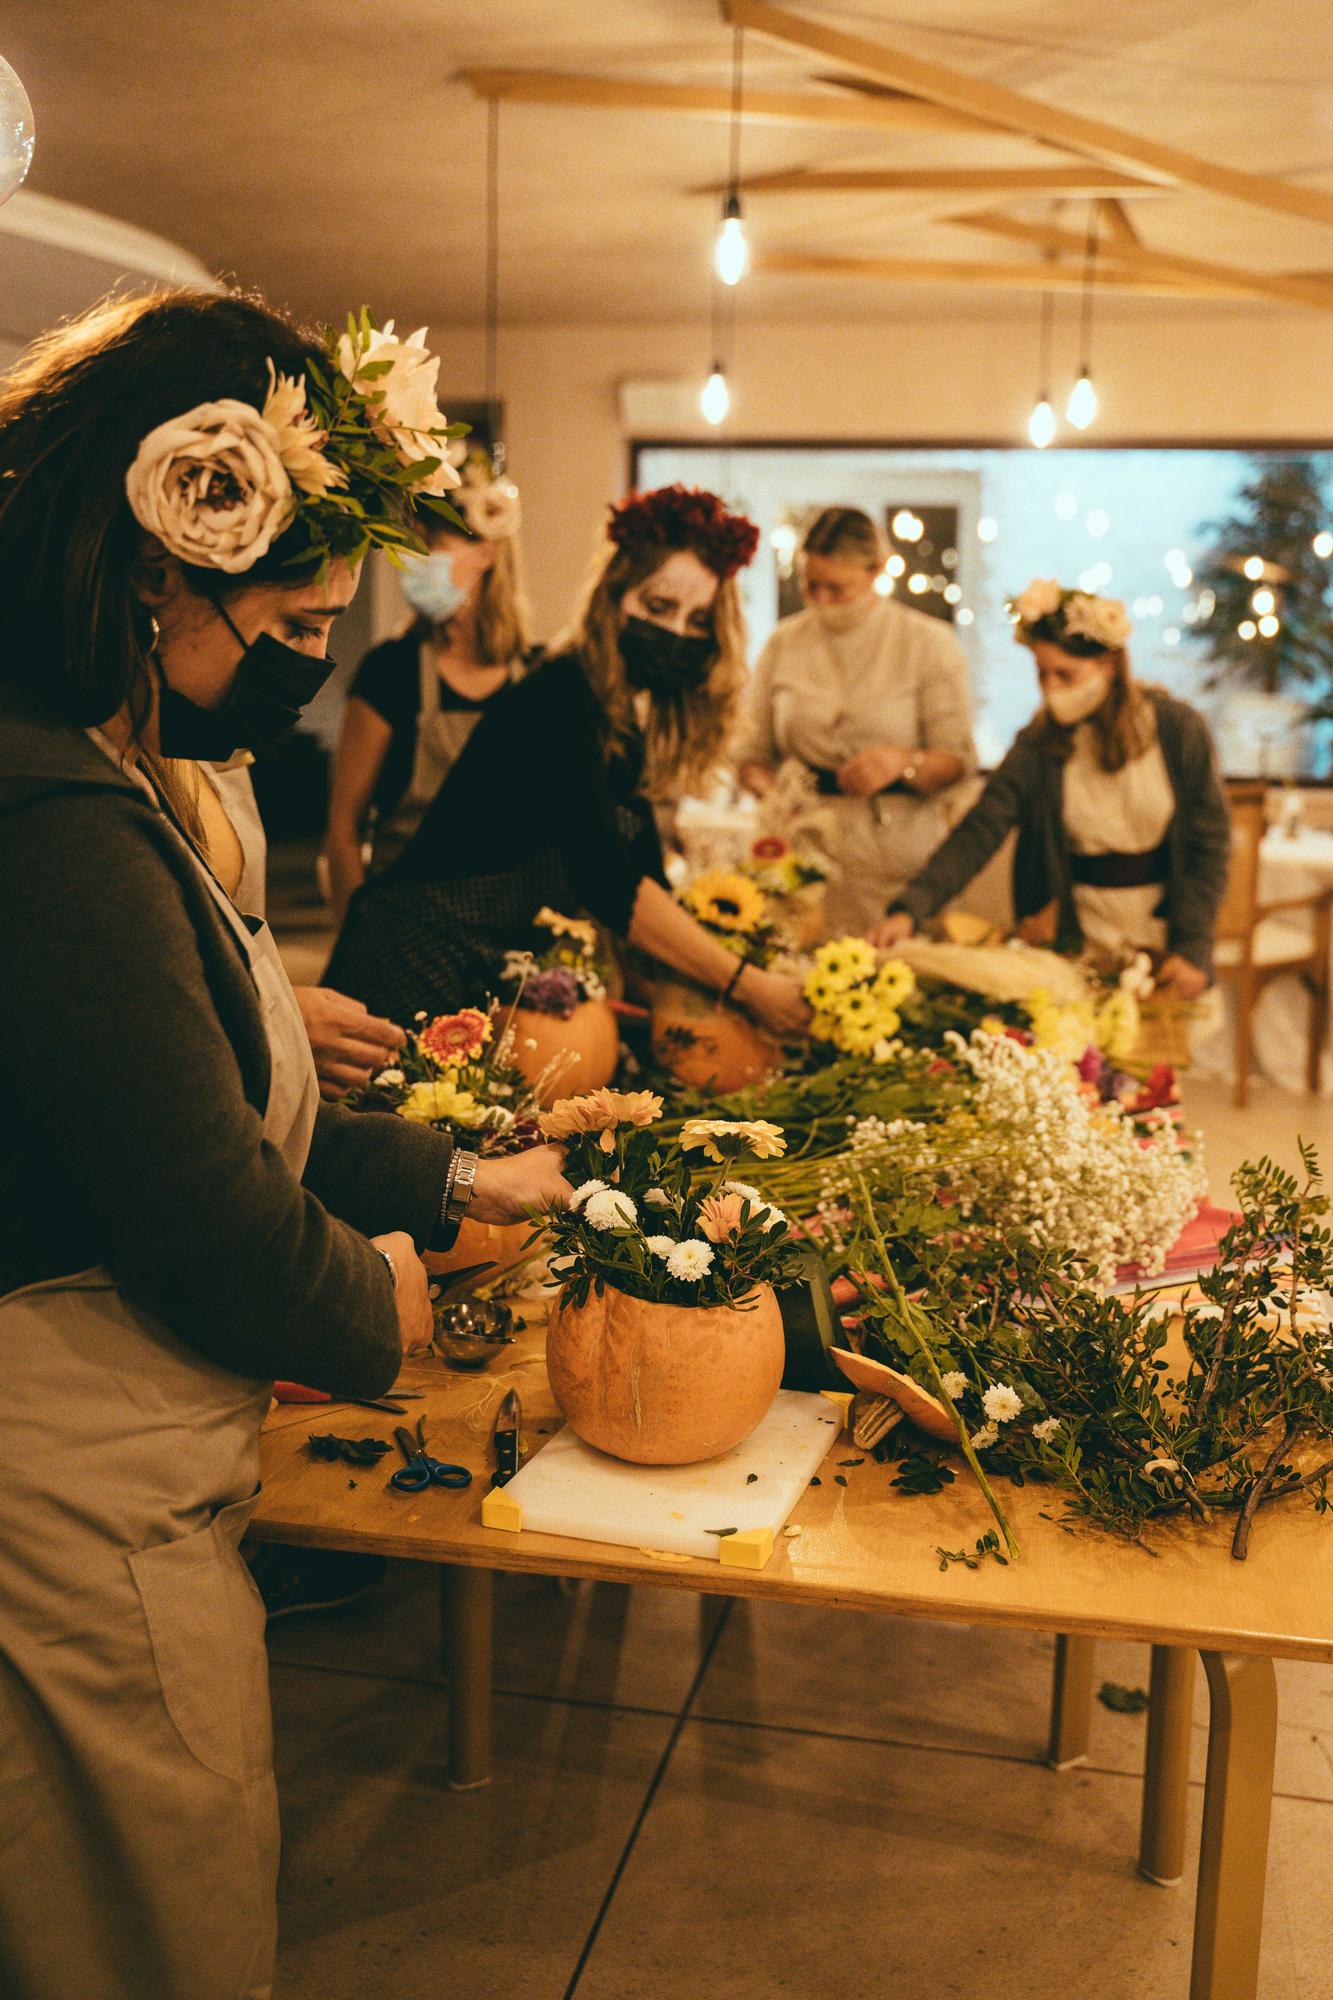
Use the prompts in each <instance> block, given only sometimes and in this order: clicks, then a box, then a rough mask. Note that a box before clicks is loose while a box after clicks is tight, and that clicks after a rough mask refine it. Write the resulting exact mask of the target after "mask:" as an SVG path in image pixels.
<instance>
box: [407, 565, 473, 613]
mask: <svg viewBox="0 0 1333 2000" xmlns="http://www.w3.org/2000/svg"><path fill="white" fill-rule="evenodd" d="M399 581H400V582H401V583H402V586H403V596H404V597H405V598H406V599H407V601H408V603H409V604H410V605H411V607H412V609H413V610H414V611H416V612H418V613H419V614H420V615H421V617H423V618H429V619H430V621H431V623H432V625H443V624H444V623H445V621H446V620H447V619H450V618H452V617H453V616H454V615H455V614H456V613H457V612H459V611H461V610H462V608H463V606H464V605H465V604H466V603H467V600H468V593H467V591H465V590H460V589H459V587H458V584H457V583H456V582H455V580H454V559H453V557H452V556H451V555H450V553H449V551H448V549H433V550H432V551H431V553H430V554H429V555H428V556H416V557H414V558H413V560H412V561H411V562H409V563H406V564H405V565H404V567H403V571H402V574H401V576H400V579H399Z"/></svg>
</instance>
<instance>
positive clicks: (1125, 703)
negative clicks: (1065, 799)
mask: <svg viewBox="0 0 1333 2000" xmlns="http://www.w3.org/2000/svg"><path fill="white" fill-rule="evenodd" d="M1026 643H1027V642H1026V641H1024V640H1020V641H1019V644H1020V645H1023V644H1026ZM1077 657H1082V658H1087V657H1089V656H1088V655H1086V654H1085V655H1079V656H1077ZM1091 657H1092V658H1095V659H1097V660H1099V661H1101V662H1105V663H1106V664H1108V665H1109V666H1110V669H1111V688H1110V692H1109V694H1108V695H1107V697H1106V700H1105V701H1104V702H1103V703H1102V705H1101V707H1100V708H1097V709H1094V710H1093V712H1092V714H1091V715H1090V716H1089V717H1088V720H1089V722H1090V723H1091V725H1092V731H1093V739H1094V742H1095V744H1096V749H1097V762H1098V763H1099V764H1100V765H1101V767H1102V769H1103V771H1123V770H1124V768H1125V766H1126V764H1132V763H1133V761H1134V759H1135V758H1136V757H1141V756H1142V755H1143V753H1144V751H1145V750H1146V749H1147V748H1148V745H1149V743H1151V741H1152V730H1153V708H1152V702H1151V700H1150V698H1149V696H1148V695H1147V693H1146V692H1145V690H1144V688H1143V686H1142V684H1141V683H1140V682H1139V681H1136V680H1135V678H1134V676H1133V674H1132V672H1131V671H1130V665H1129V654H1128V653H1127V651H1126V650H1125V648H1124V647H1123V646H1116V647H1114V648H1109V649H1108V650H1107V651H1106V652H1104V653H1101V654H1094V655H1091ZM1041 724H1042V728H1043V731H1044V734H1045V739H1046V748H1047V750H1048V751H1049V753H1050V755H1051V756H1052V757H1054V758H1055V760H1056V762H1057V763H1060V764H1064V763H1066V762H1068V760H1069V758H1070V757H1072V756H1073V754H1074V731H1073V729H1072V728H1068V727H1066V725H1065V724H1064V723H1062V722H1057V721H1056V719H1055V717H1054V716H1053V715H1052V714H1051V713H1050V710H1049V709H1045V708H1043V709H1042V711H1041Z"/></svg>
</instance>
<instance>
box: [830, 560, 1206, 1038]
mask: <svg viewBox="0 0 1333 2000" xmlns="http://www.w3.org/2000/svg"><path fill="white" fill-rule="evenodd" d="M1010 609H1011V612H1012V614H1013V617H1014V623H1015V636H1016V638H1017V639H1018V642H1019V644H1020V645H1022V646H1026V647H1027V648H1028V649H1029V651H1030V652H1031V653H1032V655H1033V658H1034V660H1035V662H1036V667H1037V680H1038V682H1039V684H1040V687H1041V692H1042V697H1043V706H1042V709H1041V711H1040V712H1039V713H1038V715H1037V716H1036V717H1035V718H1034V720H1033V721H1031V722H1030V723H1028V725H1027V727H1026V728H1025V729H1023V730H1021V731H1020V732H1019V735H1018V737H1017V738H1016V740H1015V742H1014V744H1013V746H1012V747H1011V749H1010V750H1009V752H1008V754H1007V756H1006V757H1005V758H1004V760H1003V762H1002V763H1001V764H1000V766H999V768H998V769H997V770H996V771H995V772H994V774H993V775H992V777H991V778H990V780H989V782H988V783H987V785H986V788H985V790H984V791H983V793H982V795H981V797H980V798H979V799H978V801H977V803H976V805H975V806H973V808H972V810H971V812H969V813H968V814H967V815H966V817H965V818H964V819H962V820H961V821H960V822H959V824H958V825H957V826H956V827H955V829H954V831H953V833H952V834H951V835H950V836H949V838H948V839H947V840H946V841H945V842H944V844H943V846H942V847H940V848H939V850H938V851H937V852H936V853H935V854H934V855H933V856H932V857H931V859H930V861H929V862H928V863H927V864H926V866H925V867H924V868H923V869H921V870H920V872H919V873H918V874H917V875H916V876H915V877H914V879H913V880H912V881H911V882H909V883H908V885H907V887H906V888H905V889H904V890H902V891H901V893H900V894H899V895H898V896H896V897H895V898H894V900H893V901H892V902H891V903H890V905H889V910H888V913H887V914H886V916H885V918H884V920H883V921H882V922H881V923H879V924H878V925H876V926H875V928H874V929H872V931H871V932H870V936H871V938H872V940H873V941H874V942H875V943H876V944H881V945H892V944H897V943H898V942H899V941H900V940H901V939H903V938H905V937H910V936H911V933H912V931H913V930H914V929H915V928H916V926H917V924H918V923H921V922H923V921H924V920H925V919H926V918H927V917H930V916H933V915H934V914H935V912H936V911H937V910H940V909H942V908H943V907H944V905H945V904H946V903H948V902H950V901H952V899H953V898H954V897H955V896H956V895H958V894H959V893H960V891H961V890H963V889H965V888H966V887H967V884H968V883H969V882H970V881H971V880H972V878H973V876H974V875H976V874H977V873H978V872H979V870H980V869H981V868H982V867H984V865H985V863H986V862H987V861H988V860H989V859H990V857H991V856H992V855H993V854H994V853H995V852H996V850H997V848H999V846H1000V845H1001V843H1002V842H1003V840H1004V838H1005V836H1006V835H1007V834H1008V833H1009V832H1010V830H1011V829H1012V828H1014V827H1017V829H1018V846H1017V849H1016V851H1015V856H1014V911H1015V915H1016V917H1017V918H1018V920H1019V926H1020V929H1021V930H1022V931H1023V934H1024V935H1025V936H1026V937H1027V938H1028V939H1029V940H1030V941H1031V942H1033V943H1038V944H1053V945H1056V946H1057V947H1058V948H1060V949H1062V950H1077V949H1078V948H1079V947H1080V946H1082V945H1087V946H1088V947H1090V948H1091V949H1092V950H1093V951H1094V952H1097V953H1099V954H1101V955H1103V956H1105V957H1107V958H1110V959H1121V958H1123V957H1124V956H1126V955H1127V954H1133V953H1135V952H1137V951H1143V950H1146V951H1150V952H1152V953H1154V954H1155V955H1156V956H1157V957H1158V958H1159V959H1160V961H1161V968H1160V972H1159V974H1158V984H1159V985H1160V986H1162V987H1164V988H1166V989H1167V990H1168V991H1171V992H1174V993H1175V994H1176V995H1177V996H1178V997H1179V998H1181V999H1184V1000H1193V999H1196V998H1197V997H1198V996H1199V995H1200V994H1201V993H1202V992H1203V991H1204V989H1205V988H1206V987H1207V986H1208V985H1210V983H1211V981H1212V976H1213V938H1214V932H1215V930H1216V925H1217V912H1218V907H1219V905H1220V903H1221V900H1222V893H1223V890H1224V889H1225V887H1226V874H1227V858H1228V853H1229V849H1230V828H1229V822H1228V816H1227V803H1226V794H1225V792H1224V791H1223V788H1222V781H1221V778H1220V776H1219V775H1218V769H1217V760H1216V757H1215V755H1214V751H1213V744H1212V739H1211V737H1210V736H1209V733H1208V725H1207V724H1206V723H1205V721H1204V720H1203V717H1202V716H1201V715H1199V713H1198V712H1197V710H1195V709H1193V708H1190V707H1189V706H1188V704H1187V703H1185V702H1183V701H1178V700H1177V699H1176V698H1175V696H1174V695H1170V694H1167V693H1166V691H1165V690H1164V689H1163V688H1157V687H1149V686H1145V685H1141V684H1140V683H1139V682H1137V681H1135V679H1134V677H1133V675H1132V674H1131V672H1130V666H1129V656H1128V654H1127V652H1126V650H1125V647H1126V642H1127V640H1128V638H1129V635H1130V629H1131V628H1130V623H1129V619H1128V618H1127V617H1126V615H1125V607H1124V605H1123V604H1121V603H1120V602H1119V601H1118V600H1117V599H1114V598H1107V597H1096V596H1093V595H1092V594H1091V593H1090V592H1088V591H1082V590H1065V589H1063V588H1062V587H1061V585H1060V584H1058V583H1055V582H1049V581H1037V582H1034V583H1030V584H1029V585H1028V587H1027V589H1026V590H1025V591H1024V592H1023V593H1022V595H1021V596H1020V597H1018V598H1016V599H1015V600H1014V602H1013V603H1012V605H1011V606H1010Z"/></svg>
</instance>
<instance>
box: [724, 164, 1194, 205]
mask: <svg viewBox="0 0 1333 2000" xmlns="http://www.w3.org/2000/svg"><path fill="white" fill-rule="evenodd" d="M729 185H730V184H729V183H728V182H725V181H719V182H716V183H714V184H712V185H710V186H708V187H701V188H695V189H693V190H692V192H693V193H695V194H726V193H727V192H728V190H729ZM740 192H741V193H742V194H1007V195H1044V194H1051V195H1061V196H1063V197H1065V198H1067V199H1070V200H1073V199H1075V198H1076V197H1078V196H1086V197H1087V198H1088V199H1089V200H1092V199H1095V198H1096V197H1098V196H1103V195H1111V194H1120V195H1141V194H1162V193H1164V192H1165V190H1164V189H1163V187H1162V185H1161V183H1160V182H1159V181H1144V180H1135V179H1134V177H1133V176H1132V175H1131V174H1119V173H1116V171H1115V170H1114V168H1111V167H1108V168H1106V169H1105V170H1104V171H1102V172H1100V173H1099V172H1098V171H1097V169H1096V167H1089V166H1072V167H790V168H785V169H782V170H781V171H778V172H775V173H771V174H752V175H751V176H750V177H749V179H748V180H742V182H741V183H740Z"/></svg>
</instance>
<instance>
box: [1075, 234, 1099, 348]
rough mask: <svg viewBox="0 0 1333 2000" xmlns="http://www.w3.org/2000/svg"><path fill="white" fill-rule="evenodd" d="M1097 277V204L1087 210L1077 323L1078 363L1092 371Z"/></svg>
mask: <svg viewBox="0 0 1333 2000" xmlns="http://www.w3.org/2000/svg"><path fill="white" fill-rule="evenodd" d="M1096 277H1097V206H1096V203H1095V202H1094V203H1093V205H1092V206H1091V208H1090V209H1089V210H1088V240H1087V243H1086V246H1085V248H1084V252H1083V311H1082V315H1081V318H1080V323H1079V365H1080V367H1081V368H1082V370H1083V373H1084V374H1085V375H1091V373H1092V293H1093V287H1094V284H1095V282H1096Z"/></svg>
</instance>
